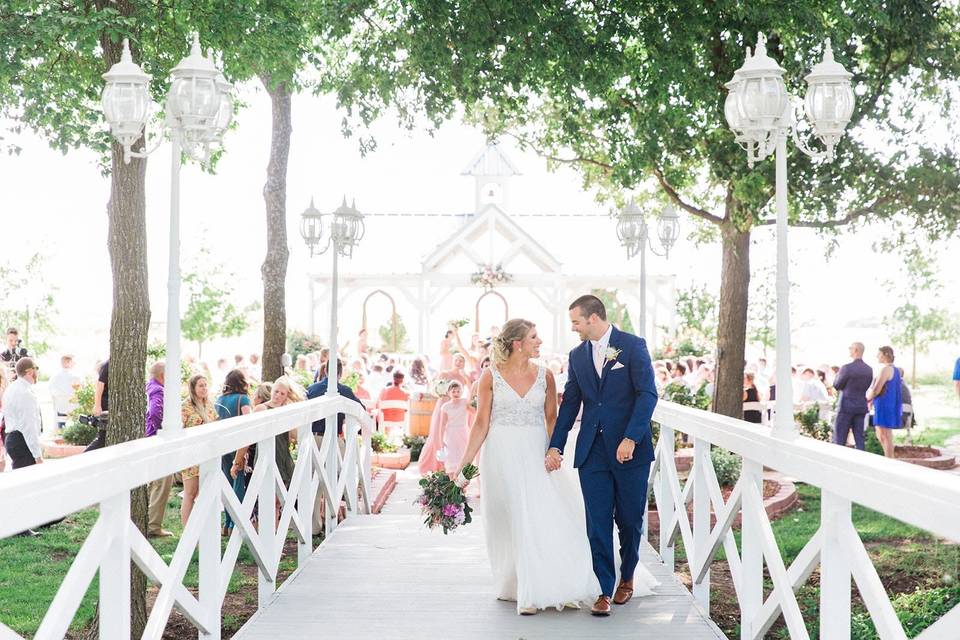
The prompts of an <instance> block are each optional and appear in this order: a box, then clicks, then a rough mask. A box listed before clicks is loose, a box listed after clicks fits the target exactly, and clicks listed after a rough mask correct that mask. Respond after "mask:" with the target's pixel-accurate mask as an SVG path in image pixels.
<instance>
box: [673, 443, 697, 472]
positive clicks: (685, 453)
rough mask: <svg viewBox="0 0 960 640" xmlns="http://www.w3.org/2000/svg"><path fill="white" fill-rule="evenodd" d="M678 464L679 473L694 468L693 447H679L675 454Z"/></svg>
mask: <svg viewBox="0 0 960 640" xmlns="http://www.w3.org/2000/svg"><path fill="white" fill-rule="evenodd" d="M673 459H674V461H675V462H676V465H677V473H684V472H686V471H690V469H692V468H693V447H684V448H683V449H677V450H676V451H675V452H674V454H673Z"/></svg>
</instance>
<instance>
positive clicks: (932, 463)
mask: <svg viewBox="0 0 960 640" xmlns="http://www.w3.org/2000/svg"><path fill="white" fill-rule="evenodd" d="M896 456H897V460H903V461H904V462H909V463H910V464H916V465H919V466H921V467H929V468H931V469H953V468H954V467H955V466H957V459H956V458H954V457H953V456H951V455H944V453H943V452H942V451H941V450H940V449H938V448H936V447H917V446H912V445H897V446H896Z"/></svg>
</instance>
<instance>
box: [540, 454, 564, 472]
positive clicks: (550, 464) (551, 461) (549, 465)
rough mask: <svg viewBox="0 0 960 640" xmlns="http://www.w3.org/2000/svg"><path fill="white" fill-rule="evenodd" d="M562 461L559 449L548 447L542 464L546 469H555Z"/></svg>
mask: <svg viewBox="0 0 960 640" xmlns="http://www.w3.org/2000/svg"><path fill="white" fill-rule="evenodd" d="M562 462H563V456H561V455H560V452H559V451H557V450H556V449H548V450H547V455H546V457H545V458H544V460H543V466H544V467H546V469H547V471H556V470H557V469H559V468H560V465H561V463H562Z"/></svg>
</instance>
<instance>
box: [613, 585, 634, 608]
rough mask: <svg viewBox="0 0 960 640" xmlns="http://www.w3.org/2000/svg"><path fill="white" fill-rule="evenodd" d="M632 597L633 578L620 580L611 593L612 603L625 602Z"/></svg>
mask: <svg viewBox="0 0 960 640" xmlns="http://www.w3.org/2000/svg"><path fill="white" fill-rule="evenodd" d="M632 597H633V580H621V581H620V585H619V586H618V587H617V591H616V592H615V593H614V594H613V604H627V603H628V602H630V598H632Z"/></svg>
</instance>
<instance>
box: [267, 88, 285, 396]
mask: <svg viewBox="0 0 960 640" xmlns="http://www.w3.org/2000/svg"><path fill="white" fill-rule="evenodd" d="M260 81H261V82H262V83H263V86H264V87H266V89H267V93H269V94H270V102H271V104H272V106H273V121H272V135H271V141H270V162H269V164H267V182H266V184H264V185H263V200H264V204H265V205H266V209H267V256H266V258H265V259H264V261H263V266H262V267H261V269H260V272H261V274H262V276H263V354H262V356H261V358H262V360H261V361H262V363H263V364H262V366H263V375H262V378H263V379H264V380H275V379H277V378H279V377H280V376H281V375H283V363H282V357H283V353H284V351H285V348H286V341H287V308H286V278H287V261H288V260H289V258H290V252H289V250H288V249H287V161H288V159H289V157H290V137H291V135H292V133H293V126H292V123H291V97H292V93H291V91H290V89H289V88H288V87H287V85H284V84H277V85H276V86H273V82H272V81H271V79H270V78H269V77H268V76H261V77H260Z"/></svg>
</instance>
